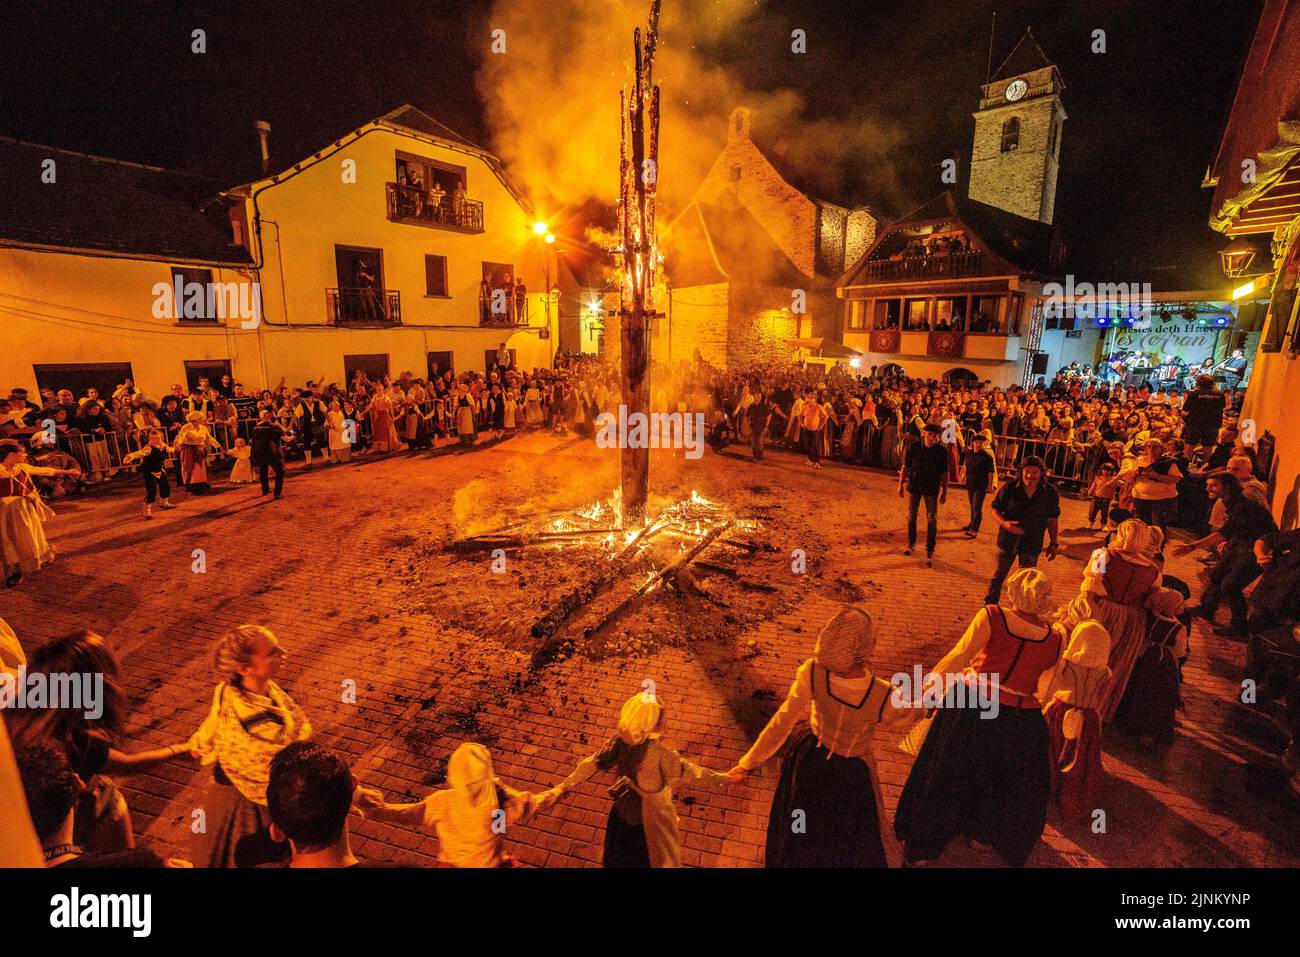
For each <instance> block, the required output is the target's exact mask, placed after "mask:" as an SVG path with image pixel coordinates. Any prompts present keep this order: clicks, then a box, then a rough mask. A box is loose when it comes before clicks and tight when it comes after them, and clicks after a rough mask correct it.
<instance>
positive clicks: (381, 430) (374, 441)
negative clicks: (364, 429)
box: [370, 385, 402, 452]
mask: <svg viewBox="0 0 1300 957" xmlns="http://www.w3.org/2000/svg"><path fill="white" fill-rule="evenodd" d="M370 436H371V438H370V450H371V451H372V452H396V451H397V450H398V449H399V448H401V446H402V442H401V439H399V438H398V437H397V427H396V426H395V425H394V424H393V402H392V400H391V399H389V398H388V396H387V395H385V394H384V389H383V386H378V385H377V386H375V391H374V394H373V395H372V396H371V397H370Z"/></svg>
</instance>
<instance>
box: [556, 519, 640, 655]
mask: <svg viewBox="0 0 1300 957" xmlns="http://www.w3.org/2000/svg"><path fill="white" fill-rule="evenodd" d="M660 528H662V526H660V525H646V526H645V527H644V528H642V529H641V530H640V531H639V532H637V533H636V536H635V537H634V538H633V539H632V540H631V541H630V542H628V543H627V545H626V546H624V548H623V550H622V551H621V552H619V553H618V555H616V556H615V557H614V559H613V560H612V561H611V562H610V563H609V568H607V569H606V570H605V572H604V573H603V574H600V575H597V576H596V577H595V578H592V579H590V580H588V581H585V582H583V583H582V584H581V585H579V586H578V587H577V588H575V589H574V590H573V591H571V592H569V593H568V594H567V595H565V596H564V597H562V598H561V599H560V600H559V601H557V602H556V603H555V604H554V605H552V606H551V608H550V610H549V611H547V613H546V614H545V615H543V616H542V617H541V618H540V619H539V620H538V621H537V622H535V623H534V624H533V627H532V628H531V629H530V630H531V633H532V636H533V637H534V638H537V639H540V640H541V641H543V642H547V643H549V642H550V640H551V638H552V637H553V636H554V635H555V632H556V631H558V630H559V628H560V626H561V625H563V624H564V623H565V622H566V621H568V620H569V618H571V617H572V616H573V613H574V612H576V611H577V610H578V609H579V608H581V607H582V606H583V605H586V604H588V603H589V602H590V601H591V600H592V599H594V598H595V597H596V596H597V595H599V594H600V593H601V592H602V591H604V590H605V589H606V588H608V587H609V586H610V585H612V584H614V582H616V581H617V580H618V579H619V578H620V577H621V576H622V575H623V574H624V573H625V572H626V570H627V566H628V565H629V564H631V562H632V560H633V559H634V558H635V557H636V554H637V552H638V551H639V550H640V548H641V546H642V545H643V544H644V543H645V542H646V541H648V540H649V539H650V537H651V536H653V535H654V534H655V533H656V532H658V531H659V529H660ZM546 647H548V646H547V645H544V646H543V648H541V649H538V652H537V654H542V652H543V650H544V649H545V648H546Z"/></svg>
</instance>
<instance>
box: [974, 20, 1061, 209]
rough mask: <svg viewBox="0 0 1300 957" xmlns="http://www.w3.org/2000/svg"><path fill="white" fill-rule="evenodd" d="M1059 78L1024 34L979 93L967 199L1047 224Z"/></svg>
mask: <svg viewBox="0 0 1300 957" xmlns="http://www.w3.org/2000/svg"><path fill="white" fill-rule="evenodd" d="M1064 89H1065V84H1064V83H1063V82H1062V81H1061V74H1060V73H1059V72H1058V71H1057V69H1056V67H1055V66H1054V65H1053V64H1052V62H1051V61H1050V60H1048V58H1047V54H1045V53H1044V52H1043V49H1042V47H1040V46H1039V45H1038V42H1037V41H1036V40H1035V39H1034V35H1033V34H1032V33H1031V32H1030V31H1028V30H1026V31H1025V35H1024V36H1023V37H1021V38H1020V42H1019V43H1018V44H1016V47H1015V49H1014V50H1012V51H1011V55H1010V56H1008V57H1007V58H1006V60H1004V61H1003V63H1002V65H1001V66H1000V67H998V69H997V71H996V72H995V73H994V74H993V76H992V78H991V79H990V80H989V82H988V83H986V84H985V85H984V87H983V90H982V91H981V96H980V105H979V109H978V110H976V111H975V139H974V143H973V145H972V148H971V160H970V186H969V188H968V190H967V195H968V196H969V197H970V198H971V199H973V200H976V201H977V202H981V203H985V204H987V205H989V206H996V207H998V208H999V209H1005V210H1006V211H1007V212H1009V213H1015V214H1016V215H1017V216H1023V217H1025V218H1026V219H1037V220H1039V221H1040V222H1044V223H1049V224H1050V223H1051V222H1052V214H1053V212H1054V210H1055V206H1056V177H1057V173H1058V171H1059V169H1060V162H1061V132H1062V127H1063V126H1064V124H1065V107H1064V106H1062V104H1061V91H1062V90H1064Z"/></svg>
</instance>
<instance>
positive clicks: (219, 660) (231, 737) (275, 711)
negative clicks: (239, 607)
mask: <svg viewBox="0 0 1300 957" xmlns="http://www.w3.org/2000/svg"><path fill="white" fill-rule="evenodd" d="M284 657H285V655H284V649H283V648H282V647H281V646H280V643H279V642H278V641H277V640H276V637H275V635H273V634H272V633H271V631H270V630H269V629H267V628H263V627H261V626H260V625H240V626H239V627H238V628H236V629H235V630H234V631H232V632H230V633H229V634H227V635H226V636H225V637H224V638H222V639H221V641H220V643H219V644H218V645H217V650H216V655H215V664H216V671H217V678H218V679H219V680H218V683H217V688H216V691H215V692H214V694H213V696H212V709H211V711H209V713H208V716H207V718H205V719H204V721H203V724H202V725H201V726H200V727H199V730H198V731H196V732H194V735H193V737H191V738H190V740H189V746H190V749H191V751H193V752H194V753H195V754H196V755H198V756H199V757H200V758H202V760H203V763H204V764H206V765H212V780H213V783H212V787H211V789H210V791H209V792H208V797H207V800H206V801H204V804H203V810H204V816H205V822H204V823H205V827H204V828H203V829H202V830H201V831H198V832H197V833H196V834H195V840H194V852H193V861H194V866H195V867H255V866H257V865H258V864H265V863H269V862H271V861H274V860H279V859H284V858H287V856H288V852H289V848H288V845H287V844H286V845H277V844H275V843H274V842H273V841H271V838H270V825H271V819H270V816H269V815H268V813H267V810H266V785H267V783H268V781H269V780H270V777H271V759H272V758H274V757H275V756H276V754H277V753H279V751H280V750H281V749H282V748H284V747H286V746H287V745H290V744H293V743H294V742H295V741H304V740H306V739H307V738H309V737H311V722H309V721H308V720H307V716H306V715H305V714H303V711H302V709H301V708H300V707H298V705H297V703H296V702H295V701H294V700H293V698H291V697H290V696H289V694H288V692H286V691H285V690H284V689H283V688H281V687H280V686H279V685H278V684H276V682H275V676H276V675H278V674H279V672H280V665H281V662H283V661H284Z"/></svg>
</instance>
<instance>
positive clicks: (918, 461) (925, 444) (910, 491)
mask: <svg viewBox="0 0 1300 957" xmlns="http://www.w3.org/2000/svg"><path fill="white" fill-rule="evenodd" d="M940 434H941V430H940V428H939V426H937V425H927V426H926V427H925V428H924V429H922V430H921V441H919V442H913V443H911V444H910V445H909V446H908V447H907V449H906V450H905V451H904V452H903V467H902V468H901V469H899V471H898V497H899V498H902V497H903V493H904V491H906V493H907V548H906V550H905V551H904V552H903V554H904V555H911V554H912V551H913V549H915V548H916V513H917V511H918V510H919V508H920V505H921V501H922V500H924V501H925V563H926V564H927V565H929V566H933V565H934V546H935V541H936V540H937V538H938V535H939V506H940V505H941V504H942V503H943V502H945V501H946V500H947V498H948V450H947V449H946V448H944V447H943V445H941V444H940V442H939V436H940Z"/></svg>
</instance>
